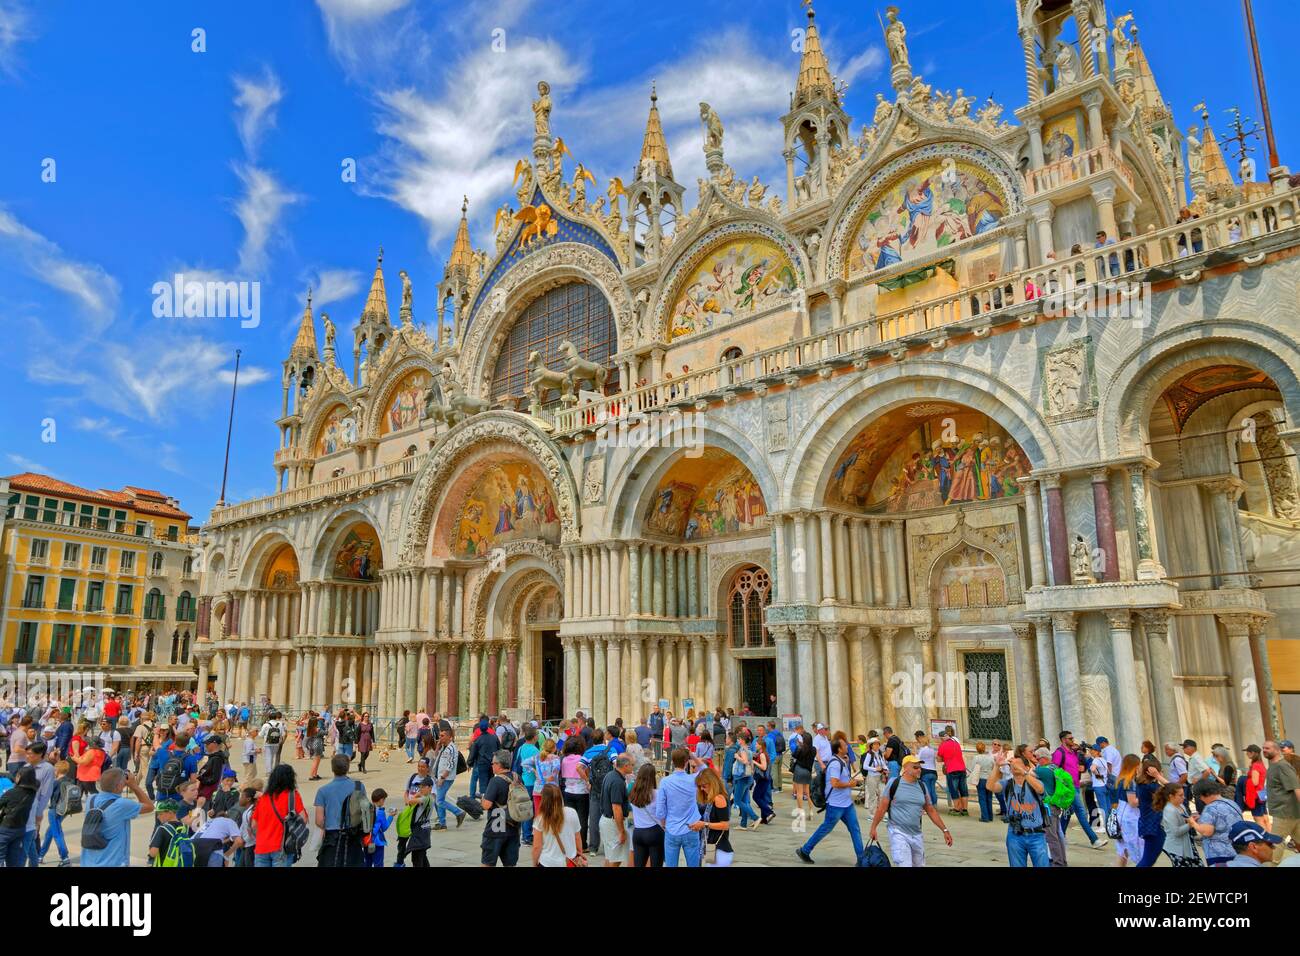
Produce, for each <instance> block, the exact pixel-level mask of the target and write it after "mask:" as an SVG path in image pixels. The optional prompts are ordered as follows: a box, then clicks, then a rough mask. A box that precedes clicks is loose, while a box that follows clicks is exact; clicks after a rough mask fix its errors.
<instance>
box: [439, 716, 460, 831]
mask: <svg viewBox="0 0 1300 956" xmlns="http://www.w3.org/2000/svg"><path fill="white" fill-rule="evenodd" d="M438 743H439V749H438V754H437V756H435V757H434V758H433V781H434V786H435V787H436V788H437V794H438V796H437V802H436V804H435V806H436V808H437V811H438V823H437V824H436V825H435V826H434V827H433V829H435V830H445V829H447V812H448V811H451V815H452V816H454V817H455V818H456V826H460V825H461V824H462V823H464V822H465V811H464V810H462V809H460V808H459V807H457V806H456V805H455V804H454V803H452V802H451V801H450V800H448V799H447V792H448V791H449V790H451V785H452V784H453V783H455V782H456V774H458V773H461V772H462V771H463V770H464V769H465V767H464V758H463V757H461V755H460V750H459V748H457V746H456V741H455V740H454V739H452V736H451V731H450V730H443V731H441V732H440V733H439V736H438Z"/></svg>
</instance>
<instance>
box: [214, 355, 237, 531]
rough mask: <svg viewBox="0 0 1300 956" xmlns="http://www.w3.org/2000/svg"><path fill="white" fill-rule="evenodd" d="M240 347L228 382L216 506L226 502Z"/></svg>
mask: <svg viewBox="0 0 1300 956" xmlns="http://www.w3.org/2000/svg"><path fill="white" fill-rule="evenodd" d="M242 351H243V350H242V349H235V378H234V381H232V382H231V383H230V419H229V420H228V421H227V422H226V461H225V464H223V465H222V466H221V497H220V498H218V499H217V507H221V506H222V505H224V504H225V503H226V476H227V475H228V474H229V473H230V436H231V435H232V434H233V433H234V430H235V390H236V389H237V388H239V356H240V355H241V354H242Z"/></svg>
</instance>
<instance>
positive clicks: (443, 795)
mask: <svg viewBox="0 0 1300 956" xmlns="http://www.w3.org/2000/svg"><path fill="white" fill-rule="evenodd" d="M454 782H455V778H451V779H448V780H444V781H442V783H440V784H438V802H437V804H436V806H435V809H436V810H437V811H438V825H439V826H444V827H445V826H446V825H447V811H448V810H450V811H451V813H452V816H455V817H463V816H464V815H465V811H464V810H462V809H461V808H460V807H458V806H456V805H455V804H454V803H451V802H449V801H448V800H447V791H448V790H450V789H451V785H452V784H453V783H454Z"/></svg>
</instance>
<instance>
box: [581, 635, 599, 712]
mask: <svg viewBox="0 0 1300 956" xmlns="http://www.w3.org/2000/svg"><path fill="white" fill-rule="evenodd" d="M577 640H578V709H579V710H581V711H582V712H583V714H585V715H586V716H588V717H591V716H592V713H591V702H592V701H593V700H594V699H595V697H594V696H593V692H592V662H591V638H589V637H580V638H578V639H577Z"/></svg>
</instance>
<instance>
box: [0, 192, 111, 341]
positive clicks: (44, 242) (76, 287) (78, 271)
mask: <svg viewBox="0 0 1300 956" xmlns="http://www.w3.org/2000/svg"><path fill="white" fill-rule="evenodd" d="M0 249H3V250H4V251H5V253H6V255H8V256H10V257H12V258H13V259H14V260H16V261H17V262H19V263H21V264H22V266H23V269H24V270H25V271H26V272H27V273H28V274H29V275H30V276H32V278H34V279H36V280H37V281H38V282H42V283H44V284H45V285H48V286H50V287H51V288H54V289H59V290H60V291H62V292H66V293H67V294H68V295H70V296H72V297H73V298H74V299H76V300H77V301H78V302H80V303H81V305H82V307H83V308H84V309H85V310H86V312H87V313H88V317H89V318H91V319H92V321H93V323H94V325H95V327H96V328H98V329H102V328H104V327H105V326H106V325H107V324H108V322H109V321H110V320H111V315H112V312H113V310H114V309H115V308H116V307H117V300H118V293H119V290H120V286H119V284H118V281H117V280H116V279H114V278H113V277H112V276H111V275H109V274H108V273H107V272H105V271H104V269H103V268H102V267H101V266H98V265H95V264H94V263H85V262H77V261H76V260H74V259H70V258H68V257H67V256H66V255H64V253H63V250H62V249H60V248H59V246H58V245H57V244H56V243H54V242H51V241H50V240H49V239H47V238H45V237H44V236H42V235H41V234H40V233H38V232H36V231H35V230H34V229H31V228H29V227H27V226H25V225H23V224H22V223H21V222H19V221H18V220H17V219H16V218H15V217H14V216H13V214H12V213H10V212H9V211H8V210H7V209H6V208H5V207H4V206H3V205H2V204H0Z"/></svg>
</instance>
